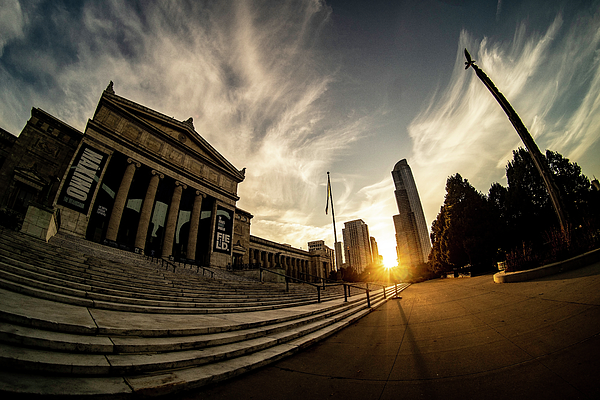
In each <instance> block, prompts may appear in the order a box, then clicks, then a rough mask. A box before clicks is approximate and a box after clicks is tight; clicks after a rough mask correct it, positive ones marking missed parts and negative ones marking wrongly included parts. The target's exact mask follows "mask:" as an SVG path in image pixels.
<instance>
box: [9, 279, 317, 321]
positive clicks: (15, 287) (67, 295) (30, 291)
mask: <svg viewBox="0 0 600 400" xmlns="http://www.w3.org/2000/svg"><path fill="white" fill-rule="evenodd" d="M51 286H52V287H51ZM50 287H51V288H52V291H50V290H46V289H49V288H50ZM0 288H3V289H7V290H11V291H13V292H17V293H23V294H27V295H29V296H34V297H39V298H41V299H48V300H52V301H56V302H60V303H66V304H73V305H77V306H83V307H90V308H100V309H105V310H116V311H130V312H139V313H156V314H169V313H172V314H224V313H235V312H248V311H264V310H274V309H280V308H286V307H297V306H300V305H305V304H311V303H316V302H317V297H316V295H315V297H314V299H310V300H297V301H292V302H289V303H282V302H274V303H271V304H265V305H260V304H258V305H256V304H245V303H244V302H241V303H239V304H243V306H240V305H238V306H231V305H228V304H221V305H218V304H217V305H216V306H214V307H203V306H202V304H189V305H188V304H179V303H175V304H170V303H158V304H154V305H141V304H133V303H131V302H124V300H125V299H121V298H115V297H112V298H110V301H107V300H100V299H93V298H90V297H91V296H90V297H88V293H87V292H83V291H77V290H67V289H65V288H63V287H54V286H53V285H47V286H45V287H44V289H41V288H36V287H32V286H28V285H26V284H20V283H17V282H14V281H11V280H7V279H3V278H0Z"/></svg>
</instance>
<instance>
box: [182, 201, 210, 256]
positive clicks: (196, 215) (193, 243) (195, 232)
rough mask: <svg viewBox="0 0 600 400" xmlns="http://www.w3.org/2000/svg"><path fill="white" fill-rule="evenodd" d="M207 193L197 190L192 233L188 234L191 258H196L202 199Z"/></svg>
mask: <svg viewBox="0 0 600 400" xmlns="http://www.w3.org/2000/svg"><path fill="white" fill-rule="evenodd" d="M205 196H206V195H205V194H203V193H202V192H200V191H199V190H196V198H195V199H194V206H193V208H192V216H191V217H190V218H191V219H190V233H189V235H188V245H187V258H189V259H190V260H195V259H196V244H197V243H196V242H198V225H199V224H200V213H201V211H202V199H203V198H204V197H205Z"/></svg>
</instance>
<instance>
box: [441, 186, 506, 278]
mask: <svg viewBox="0 0 600 400" xmlns="http://www.w3.org/2000/svg"><path fill="white" fill-rule="evenodd" d="M496 225H497V219H496V217H495V215H494V213H493V212H492V208H491V207H490V206H489V204H488V201H487V198H486V197H485V196H484V195H483V194H481V193H480V192H478V191H477V190H476V189H475V188H474V187H473V186H472V185H471V184H470V183H469V182H468V180H466V179H463V178H462V176H460V174H455V175H453V176H451V177H449V178H448V180H447V182H446V197H445V199H444V205H443V206H442V207H441V209H440V213H439V214H438V216H437V218H436V220H435V221H434V222H433V225H432V227H431V242H432V251H431V253H430V256H429V261H430V265H431V268H432V270H433V271H434V272H438V273H439V272H443V271H450V270H452V269H454V268H460V267H463V266H466V265H471V268H472V270H475V271H477V270H482V269H485V268H488V267H489V266H490V265H491V263H492V261H493V256H494V255H495V226H496Z"/></svg>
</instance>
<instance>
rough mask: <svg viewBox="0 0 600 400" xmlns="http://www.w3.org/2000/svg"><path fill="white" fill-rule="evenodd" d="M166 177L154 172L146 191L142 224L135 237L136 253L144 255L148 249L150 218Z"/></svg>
mask: <svg viewBox="0 0 600 400" xmlns="http://www.w3.org/2000/svg"><path fill="white" fill-rule="evenodd" d="M164 177H165V176H164V175H163V174H160V173H158V172H156V171H154V170H152V177H151V178H150V183H149V184H148V189H147V190H146V197H144V203H143V204H142V211H141V212H140V222H139V223H138V228H137V233H136V235H135V247H136V252H139V253H142V252H143V251H144V248H145V247H146V237H147V236H148V227H149V226H150V218H151V217H152V207H153V206H154V198H155V197H156V190H157V189H158V183H159V182H160V180H161V179H162V178H164ZM138 249H139V250H138Z"/></svg>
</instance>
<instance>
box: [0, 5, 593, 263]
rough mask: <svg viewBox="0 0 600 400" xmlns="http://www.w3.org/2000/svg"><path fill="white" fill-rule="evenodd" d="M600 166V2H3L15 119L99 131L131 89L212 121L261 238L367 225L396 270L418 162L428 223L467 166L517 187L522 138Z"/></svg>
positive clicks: (589, 169)
mask: <svg viewBox="0 0 600 400" xmlns="http://www.w3.org/2000/svg"><path fill="white" fill-rule="evenodd" d="M465 48H467V49H468V50H469V52H470V54H471V55H472V57H473V59H474V60H476V63H477V65H478V66H479V67H480V68H482V69H483V70H484V71H485V72H486V73H487V75H488V76H489V77H490V78H491V79H492V80H493V81H494V82H495V84H496V86H497V87H498V88H499V89H500V90H501V91H502V92H503V93H504V95H505V96H506V97H507V99H508V100H509V101H510V102H511V103H512V105H513V106H514V108H515V109H516V110H517V112H518V113H519V115H520V116H521V119H522V120H523V122H524V124H525V125H526V126H527V127H528V129H529V131H530V132H531V134H532V135H533V137H534V138H535V140H536V142H537V143H538V146H539V148H540V149H541V150H542V151H543V152H544V151H545V150H546V149H550V150H553V151H558V152H559V153H561V154H562V155H563V156H565V157H567V158H569V159H570V160H571V161H573V162H576V163H577V164H578V165H579V166H580V167H581V168H582V172H583V174H585V175H586V176H588V177H589V178H590V179H591V178H593V177H594V176H598V177H600V157H599V156H598V154H600V141H599V140H598V139H599V137H600V112H599V111H600V110H599V108H600V58H599V57H600V52H599V51H600V1H577V0H562V1H559V0H557V1H552V0H543V1H542V0H524V1H507V0H489V1H487V0H445V1H442V0H439V1H436V0H420V1H418V0H405V1H402V0H398V1H387V0H386V1H379V0H364V1H350V0H330V1H327V0H263V1H260V0H257V1H254V0H238V1H235V0H231V1H228V0H219V1H216V0H215V1H192V0H190V1H151V0H149V1H118V0H112V1H111V0H98V1H92V0H89V1H86V0H81V1H59V0H52V1H44V0H30V1H17V0H1V1H0V127H2V128H3V129H5V130H7V131H9V132H11V133H13V134H15V135H18V134H19V133H20V132H21V130H22V129H23V127H24V125H25V123H26V122H27V120H28V119H29V117H30V115H31V114H30V113H31V108H32V107H39V108H41V109H43V110H45V111H47V112H49V113H50V114H52V115H54V116H56V117H58V118H59V119H61V120H63V121H64V122H66V123H68V124H70V125H71V126H73V127H75V128H77V129H79V130H81V131H84V130H85V126H86V124H87V121H88V119H90V118H91V117H92V116H93V113H94V110H95V108H96V105H97V104H98V100H99V99H100V96H101V93H102V91H103V90H104V89H105V88H106V86H107V85H108V83H109V82H110V81H113V82H114V90H115V92H116V94H118V95H120V96H123V97H125V98H127V99H130V100H132V101H135V102H137V103H140V104H143V105H145V106H147V107H150V108H152V109H154V110H157V111H159V112H161V113H163V114H166V115H168V116H172V117H174V118H176V119H178V120H182V121H183V120H187V119H188V118H189V117H190V116H191V117H193V119H194V126H195V129H196V131H197V132H198V133H199V134H200V135H201V136H202V137H204V138H205V139H206V140H207V141H208V142H209V143H211V145H213V147H215V148H216V149H217V151H219V152H220V153H221V154H222V155H223V156H225V157H226V158H227V159H228V160H229V161H230V162H231V163H232V164H233V165H234V166H236V167H237V168H238V169H242V168H246V179H245V180H244V182H242V183H241V184H240V185H239V189H238V195H239V196H240V200H239V201H238V203H237V205H238V207H240V208H242V209H244V210H246V211H248V212H250V213H251V214H252V215H253V216H254V218H253V220H252V228H251V233H252V234H253V235H255V236H260V237H263V238H265V239H269V240H273V241H277V242H280V243H288V244H291V245H292V246H294V247H298V248H303V249H307V242H309V241H312V240H325V242H326V244H328V245H329V246H330V247H333V223H332V218H331V213H329V214H328V215H326V214H325V205H326V185H327V172H330V174H331V175H330V176H331V183H332V191H333V198H334V207H335V219H336V230H337V237H338V240H341V238H342V229H343V226H344V222H347V221H351V220H355V219H362V220H363V221H364V222H365V223H366V224H367V225H368V226H369V231H370V235H371V236H373V237H374V238H375V239H376V241H377V243H378V247H379V251H380V253H381V254H382V255H383V257H384V262H385V263H386V265H388V266H390V265H395V263H396V252H395V237H394V225H393V220H392V216H393V215H394V214H397V213H398V208H397V205H396V202H395V198H394V185H393V181H392V176H391V171H392V169H393V167H394V165H395V164H396V163H397V162H398V161H399V160H401V159H407V161H408V164H409V165H410V167H411V169H412V172H413V175H414V178H415V181H416V184H417V187H418V190H419V194H420V197H421V202H422V204H423V209H424V212H425V219H426V221H427V224H428V226H429V227H430V226H431V223H432V222H433V221H434V220H435V218H436V217H437V214H438V212H439V210H440V207H441V205H442V204H443V201H444V195H445V184H446V180H447V178H448V177H449V176H451V175H454V174H456V173H460V174H461V175H462V177H463V178H466V179H468V180H469V182H470V183H471V184H472V185H473V186H474V187H475V188H477V190H479V191H481V192H482V193H484V194H487V192H488V190H489V187H490V186H491V184H492V183H494V182H499V183H501V184H503V185H506V178H505V167H506V163H507V162H508V161H509V160H510V159H511V158H512V151H513V150H514V149H516V148H518V147H519V146H521V143H520V139H519V137H518V135H517V134H516V132H515V131H514V129H513V127H512V125H511V124H510V122H509V121H508V119H507V118H506V116H505V115H504V113H503V111H502V110H501V108H500V106H499V105H498V104H497V103H496V102H495V100H494V99H493V98H492V96H491V95H490V93H489V92H488V91H487V89H486V88H485V87H484V86H483V84H482V83H481V82H480V81H479V80H478V79H477V77H476V75H475V74H474V71H473V70H472V69H469V70H465V69H464V55H463V50H464V49H465Z"/></svg>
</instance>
